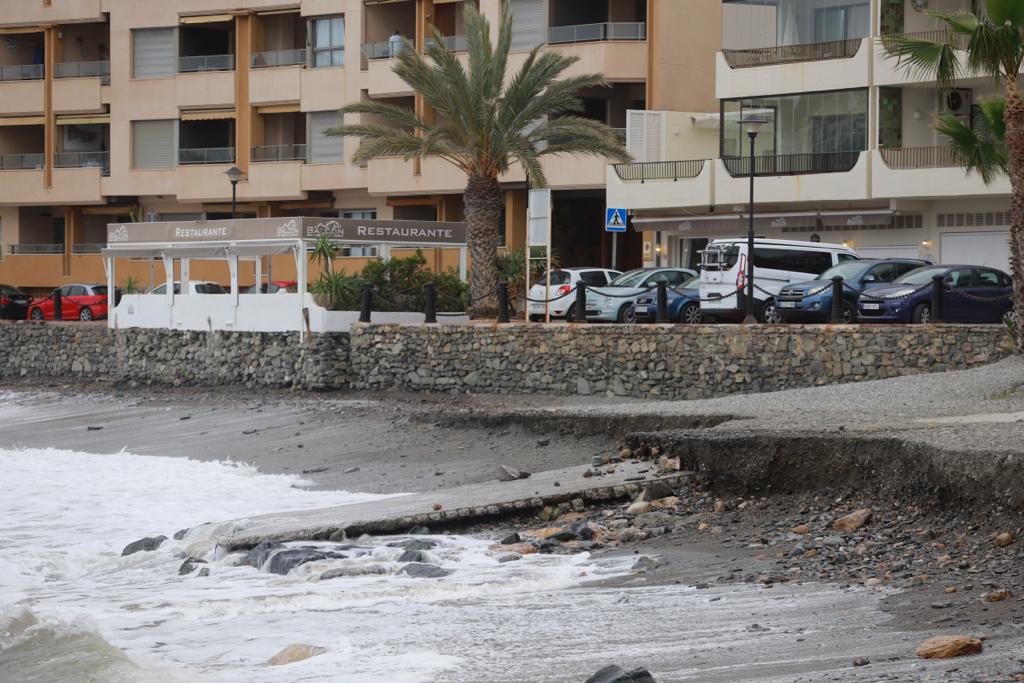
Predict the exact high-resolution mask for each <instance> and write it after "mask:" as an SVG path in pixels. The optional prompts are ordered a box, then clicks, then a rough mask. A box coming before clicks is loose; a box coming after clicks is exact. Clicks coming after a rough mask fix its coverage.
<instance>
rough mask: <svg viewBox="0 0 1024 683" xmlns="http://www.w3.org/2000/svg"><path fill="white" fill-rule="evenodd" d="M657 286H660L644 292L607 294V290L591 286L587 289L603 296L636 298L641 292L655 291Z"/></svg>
mask: <svg viewBox="0 0 1024 683" xmlns="http://www.w3.org/2000/svg"><path fill="white" fill-rule="evenodd" d="M657 288H658V286H657V285H655V286H653V287H648V288H647V289H645V290H643V291H642V292H633V293H632V294H607V293H605V292H602V291H601V290H600V289H593V288H591V287H588V288H587V289H588V291H591V292H593V293H594V294H597V295H599V296H603V297H607V298H609V299H635V298H636V297H638V296H640V295H641V294H648V293H650V292H653V291H654V290H656V289H657Z"/></svg>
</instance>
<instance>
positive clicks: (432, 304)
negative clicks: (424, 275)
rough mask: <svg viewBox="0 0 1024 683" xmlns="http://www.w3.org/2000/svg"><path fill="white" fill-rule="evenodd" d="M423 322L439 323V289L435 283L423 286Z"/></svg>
mask: <svg viewBox="0 0 1024 683" xmlns="http://www.w3.org/2000/svg"><path fill="white" fill-rule="evenodd" d="M423 290H424V291H423V301H424V310H423V322H425V323H436V322H437V287H436V286H435V285H434V283H433V282H428V283H427V284H425V285H423Z"/></svg>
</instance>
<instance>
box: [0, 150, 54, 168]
mask: <svg viewBox="0 0 1024 683" xmlns="http://www.w3.org/2000/svg"><path fill="white" fill-rule="evenodd" d="M45 163H46V159H45V155H43V154H0V171H25V170H35V171H41V170H42V169H43V164H45Z"/></svg>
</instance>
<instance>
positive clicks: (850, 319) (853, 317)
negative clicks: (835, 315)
mask: <svg viewBox="0 0 1024 683" xmlns="http://www.w3.org/2000/svg"><path fill="white" fill-rule="evenodd" d="M843 322H844V323H846V324H847V325H850V324H853V323H856V322H857V309H856V308H854V307H853V304H851V303H850V302H849V301H846V302H844V303H843Z"/></svg>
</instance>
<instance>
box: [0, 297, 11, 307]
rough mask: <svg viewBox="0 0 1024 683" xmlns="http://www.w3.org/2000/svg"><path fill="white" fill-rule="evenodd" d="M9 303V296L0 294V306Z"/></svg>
mask: <svg viewBox="0 0 1024 683" xmlns="http://www.w3.org/2000/svg"><path fill="white" fill-rule="evenodd" d="M10 303H11V300H10V299H9V298H7V297H6V296H0V306H8V305H10Z"/></svg>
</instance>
